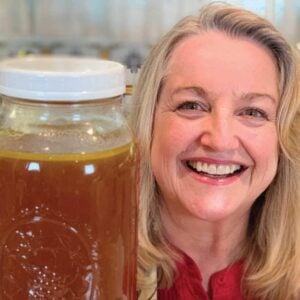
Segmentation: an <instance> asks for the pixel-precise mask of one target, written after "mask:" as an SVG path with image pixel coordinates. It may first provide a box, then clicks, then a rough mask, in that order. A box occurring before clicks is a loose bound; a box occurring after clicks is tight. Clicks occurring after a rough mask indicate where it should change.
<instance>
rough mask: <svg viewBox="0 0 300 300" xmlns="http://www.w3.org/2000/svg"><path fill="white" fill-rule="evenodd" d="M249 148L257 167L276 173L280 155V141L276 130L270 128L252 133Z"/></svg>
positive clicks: (248, 141)
mask: <svg viewBox="0 0 300 300" xmlns="http://www.w3.org/2000/svg"><path fill="white" fill-rule="evenodd" d="M247 143H248V144H247V145H248V146H247V148H248V149H249V152H250V155H251V156H252V159H253V160H254V162H255V164H256V167H257V168H262V169H264V170H265V172H266V173H268V172H269V174H271V173H275V172H276V169H277V163H278V157H279V143H278V138H277V134H276V130H275V129H272V130H268V131H265V132H260V133H258V134H255V135H252V136H251V137H249V139H248V140H247Z"/></svg>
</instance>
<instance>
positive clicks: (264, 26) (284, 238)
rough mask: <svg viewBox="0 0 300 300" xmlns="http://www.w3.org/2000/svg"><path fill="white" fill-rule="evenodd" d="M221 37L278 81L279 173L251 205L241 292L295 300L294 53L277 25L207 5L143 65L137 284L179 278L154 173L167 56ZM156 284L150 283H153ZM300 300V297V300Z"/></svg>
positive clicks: (298, 206) (298, 199)
mask: <svg viewBox="0 0 300 300" xmlns="http://www.w3.org/2000/svg"><path fill="white" fill-rule="evenodd" d="M209 30H219V31H221V32H224V33H226V34H228V35H230V36H233V37H235V38H248V39H250V40H253V41H255V42H256V43H258V44H260V45H262V46H264V47H265V48H267V49H269V51H270V52H271V53H272V55H273V56H274V58H275V61H276V63H277V68H278V74H279V86H278V88H279V91H280V103H279V107H278V112H277V121H276V122H277V132H278V139H279V146H280V156H279V162H278V172H277V174H276V176H275V178H274V180H273V181H272V183H271V185H270V186H269V187H268V188H267V190H266V191H265V192H264V193H263V194H262V195H261V197H259V198H258V199H257V200H256V202H255V203H254V205H253V207H252V210H251V216H250V222H249V226H248V236H247V239H248V243H247V245H246V251H245V273H244V278H243V286H242V290H243V292H244V294H245V298H246V299H261V300H275V299H276V300H290V299H296V298H298V297H299V290H300V193H299V189H300V184H299V181H300V176H299V175H300V167H299V165H300V164H299V160H300V101H299V97H298V88H297V86H298V81H299V78H298V75H297V68H298V65H297V60H296V53H295V52H294V51H293V49H292V48H291V47H290V46H289V44H288V43H287V42H286V40H285V39H284V38H283V37H282V35H281V34H280V33H279V32H278V31H277V30H276V29H275V28H274V26H273V25H272V24H271V23H270V22H268V21H267V20H265V19H264V18H261V17H259V16H257V15H255V14H254V13H252V12H249V11H246V10H244V9H241V8H237V7H234V6H231V5H229V4H224V3H223V4H219V3H214V4H209V5H207V6H205V7H203V8H202V9H201V10H200V13H199V14H198V15H197V16H188V17H186V18H184V19H182V20H181V21H180V22H179V23H177V24H176V25H175V26H174V28H173V29H172V30H170V31H169V32H168V33H167V34H166V35H165V36H164V37H162V38H161V40H160V41H159V42H158V44H157V45H156V46H155V47H153V49H152V51H151V52H150V55H149V56H148V58H147V59H146V61H145V63H144V65H143V68H142V72H141V74H140V77H139V82H138V84H137V86H136V90H135V93H134V103H135V107H134V111H133V113H132V126H133V129H134V131H135V134H136V136H137V139H138V141H139V144H140V159H141V160H140V162H141V166H140V182H141V186H140V198H139V256H138V285H139V287H140V288H141V289H143V288H144V287H146V286H147V285H148V284H151V282H149V278H151V277H150V273H151V271H153V269H158V270H159V271H160V273H159V274H161V275H162V276H163V278H164V279H165V280H166V282H167V283H168V284H171V283H172V279H173V277H174V274H175V272H176V269H175V265H174V257H175V254H174V253H173V252H172V250H171V249H170V248H169V247H168V243H167V240H166V237H165V234H164V229H163V227H162V224H161V219H160V200H159V197H158V189H157V185H156V183H155V178H154V177H153V174H152V171H151V162H150V151H151V141H152V132H153V118H154V113H155V108H156V103H157V100H158V97H159V92H160V89H161V87H162V85H163V84H164V77H165V75H166V70H167V66H168V61H169V58H170V55H171V53H172V51H173V50H174V48H175V47H176V46H177V45H178V44H179V43H181V42H182V41H183V40H184V39H185V38H187V37H189V36H191V35H199V34H201V33H203V32H206V31H209ZM152 284H153V283H152ZM298 299H299V298H298Z"/></svg>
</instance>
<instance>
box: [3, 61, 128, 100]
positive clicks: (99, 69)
mask: <svg viewBox="0 0 300 300" xmlns="http://www.w3.org/2000/svg"><path fill="white" fill-rule="evenodd" d="M124 92H125V69H124V66H123V65H122V64H120V63H117V62H113V61H108V60H101V59H96V58H82V57H70V56H27V57H25V58H11V59H5V60H2V61H0V94H3V95H6V96H11V97H16V98H23V99H33V100H54V101H55V100H56V101H59V100H64V101H65V100H72V101H74V100H75V101H76V100H91V99H103V98H109V97H114V96H119V95H122V94H123V93H124Z"/></svg>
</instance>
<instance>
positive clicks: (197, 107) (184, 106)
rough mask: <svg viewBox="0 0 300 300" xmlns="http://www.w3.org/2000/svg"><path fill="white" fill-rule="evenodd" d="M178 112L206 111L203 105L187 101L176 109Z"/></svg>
mask: <svg viewBox="0 0 300 300" xmlns="http://www.w3.org/2000/svg"><path fill="white" fill-rule="evenodd" d="M177 109H178V110H201V111H206V110H207V109H206V108H205V106H204V104H202V103H199V102H194V101H188V102H184V103H182V104H180V105H179V106H178V107H177Z"/></svg>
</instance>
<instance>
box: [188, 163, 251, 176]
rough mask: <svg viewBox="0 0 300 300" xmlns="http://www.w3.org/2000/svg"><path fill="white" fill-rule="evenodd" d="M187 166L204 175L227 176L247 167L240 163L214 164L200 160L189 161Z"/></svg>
mask: <svg viewBox="0 0 300 300" xmlns="http://www.w3.org/2000/svg"><path fill="white" fill-rule="evenodd" d="M186 165H187V167H188V168H189V169H190V170H192V171H193V172H196V173H198V174H201V175H203V176H207V177H211V178H227V177H231V176H234V175H237V174H239V173H241V172H243V171H244V170H245V169H246V167H245V166H242V165H239V164H214V163H206V162H200V161H187V162H186Z"/></svg>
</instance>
